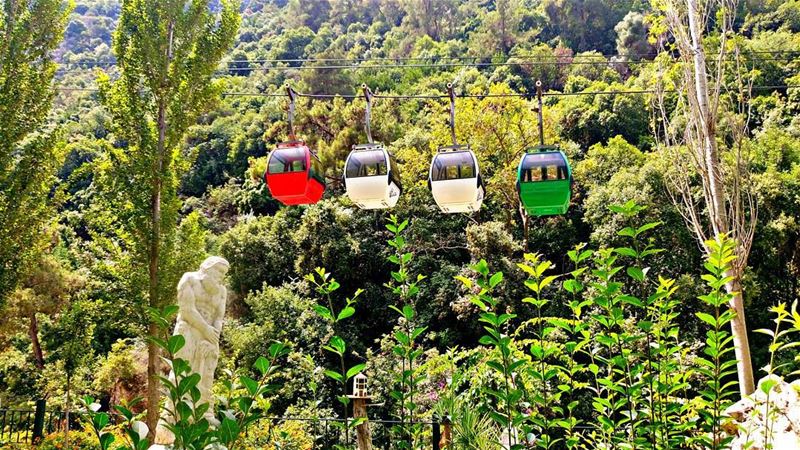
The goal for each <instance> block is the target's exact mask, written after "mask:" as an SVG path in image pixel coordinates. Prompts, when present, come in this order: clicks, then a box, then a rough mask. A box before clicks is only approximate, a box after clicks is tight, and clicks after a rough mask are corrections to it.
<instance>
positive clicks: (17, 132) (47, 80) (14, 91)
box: [0, 0, 71, 305]
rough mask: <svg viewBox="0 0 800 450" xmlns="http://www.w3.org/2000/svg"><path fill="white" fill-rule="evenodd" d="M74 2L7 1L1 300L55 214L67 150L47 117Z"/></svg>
mask: <svg viewBox="0 0 800 450" xmlns="http://www.w3.org/2000/svg"><path fill="white" fill-rule="evenodd" d="M70 10H71V4H70V3H67V2H65V1H64V0H15V1H3V2H0V305H2V304H3V303H4V301H5V299H6V298H7V296H8V295H9V294H10V293H11V292H12V291H13V290H14V288H15V287H16V286H17V284H18V282H19V279H20V277H21V276H22V275H23V273H22V271H23V269H24V267H25V266H26V265H27V264H28V263H29V262H30V261H31V260H32V258H34V257H35V256H36V253H37V251H38V250H39V247H40V245H39V244H40V242H41V239H42V238H43V234H44V233H42V231H43V229H44V228H45V227H46V225H47V222H48V221H49V220H50V219H51V217H53V214H52V204H53V202H52V200H51V195H50V194H51V191H52V187H53V184H54V183H55V180H56V177H55V172H56V170H57V169H58V168H59V167H60V161H61V156H62V155H61V153H62V152H61V150H60V146H59V145H57V144H56V143H55V142H56V139H54V136H53V133H54V131H53V130H52V129H47V115H48V113H49V112H50V108H51V106H52V104H53V96H54V94H55V90H54V89H53V75H54V74H55V70H56V64H55V63H54V62H53V59H52V55H53V51H54V50H55V49H56V48H57V47H58V45H59V44H60V43H61V39H62V37H63V31H64V28H65V27H66V24H67V16H68V14H69V11H70Z"/></svg>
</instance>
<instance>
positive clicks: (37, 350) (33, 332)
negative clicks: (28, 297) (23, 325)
mask: <svg viewBox="0 0 800 450" xmlns="http://www.w3.org/2000/svg"><path fill="white" fill-rule="evenodd" d="M28 319H29V321H28V337H29V338H30V339H31V349H32V350H33V363H34V364H35V365H36V368H37V369H39V374H41V371H42V370H44V354H43V353H42V344H41V343H40V342H39V321H38V320H37V319H36V312H32V313H30V316H29V317H28Z"/></svg>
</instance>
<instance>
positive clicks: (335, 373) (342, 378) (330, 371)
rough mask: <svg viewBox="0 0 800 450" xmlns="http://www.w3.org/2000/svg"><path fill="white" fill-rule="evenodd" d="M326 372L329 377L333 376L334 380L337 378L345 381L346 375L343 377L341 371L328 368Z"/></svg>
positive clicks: (339, 380)
mask: <svg viewBox="0 0 800 450" xmlns="http://www.w3.org/2000/svg"><path fill="white" fill-rule="evenodd" d="M324 373H325V375H327V376H328V377H329V378H333V379H334V380H336V381H338V382H340V383H341V382H342V381H344V377H342V374H340V373H339V372H334V371H333V370H326V371H325V372H324Z"/></svg>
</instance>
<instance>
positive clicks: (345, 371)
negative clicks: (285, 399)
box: [305, 267, 367, 449]
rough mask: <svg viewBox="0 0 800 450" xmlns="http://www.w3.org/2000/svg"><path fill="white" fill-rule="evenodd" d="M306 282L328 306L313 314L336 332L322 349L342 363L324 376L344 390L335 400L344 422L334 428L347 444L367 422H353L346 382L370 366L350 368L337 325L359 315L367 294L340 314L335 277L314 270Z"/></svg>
mask: <svg viewBox="0 0 800 450" xmlns="http://www.w3.org/2000/svg"><path fill="white" fill-rule="evenodd" d="M305 279H306V280H307V281H308V282H309V283H311V284H312V285H313V286H314V288H315V290H316V292H317V293H318V294H320V295H321V296H322V299H323V300H324V302H325V305H320V304H315V305H314V311H315V312H316V313H317V315H319V316H320V317H321V318H322V319H323V320H325V321H326V322H328V324H329V325H330V326H331V329H332V330H333V332H334V335H333V336H331V337H330V338H329V339H328V341H327V342H326V343H325V344H324V345H323V346H322V349H323V350H325V351H327V352H329V353H331V354H332V355H335V356H336V358H337V359H338V360H339V367H338V368H337V369H336V370H331V369H326V370H325V372H324V373H325V376H327V377H328V378H330V379H332V380H333V381H335V382H336V383H338V384H339V386H340V389H341V390H340V393H339V395H337V396H336V400H337V401H338V402H339V403H341V404H342V419H343V420H342V422H333V423H332V425H333V426H335V427H340V428H341V429H342V431H344V435H345V441H346V442H347V441H349V439H350V428H352V427H355V426H357V425H359V424H361V423H363V422H364V421H365V420H366V419H364V418H358V419H352V420H351V419H350V418H349V414H348V405H349V404H350V398H349V397H348V396H347V382H348V380H350V379H351V378H353V377H354V376H356V375H358V374H359V373H361V371H362V370H364V368H365V367H366V366H367V365H366V364H364V363H360V364H356V365H354V366H352V367H350V368H348V367H347V365H346V361H345V358H346V355H347V343H346V342H345V340H344V339H343V338H341V337H340V336H338V335H337V334H335V333H336V332H337V331H340V330H337V328H338V326H337V325H339V324H340V323H341V322H342V321H344V320H346V319H348V318H349V317H352V316H353V314H355V313H356V308H355V304H356V300H357V299H358V297H359V296H360V295H361V293H362V292H364V291H363V290H361V289H358V290H356V292H355V293H354V294H353V296H352V297H348V298H347V299H346V301H345V306H344V307H343V308H342V309H341V310H337V309H336V306H335V305H334V302H333V297H332V294H333V293H334V292H336V291H337V290H338V289H339V287H340V284H339V282H337V281H336V280H335V279H334V278H333V277H331V274H330V273H328V272H326V271H325V269H323V268H320V267H317V268H316V269H314V272H313V273H310V274H308V275H306V276H305ZM334 448H337V449H338V448H346V446H343V445H335V446H334Z"/></svg>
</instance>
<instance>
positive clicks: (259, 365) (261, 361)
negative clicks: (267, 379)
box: [253, 356, 270, 376]
mask: <svg viewBox="0 0 800 450" xmlns="http://www.w3.org/2000/svg"><path fill="white" fill-rule="evenodd" d="M269 366H270V363H269V360H268V359H267V358H264V357H263V356H259V357H258V359H256V362H255V363H254V364H253V367H255V368H256V370H258V372H259V373H260V374H261V376H264V375H266V374H267V372H268V371H269Z"/></svg>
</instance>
